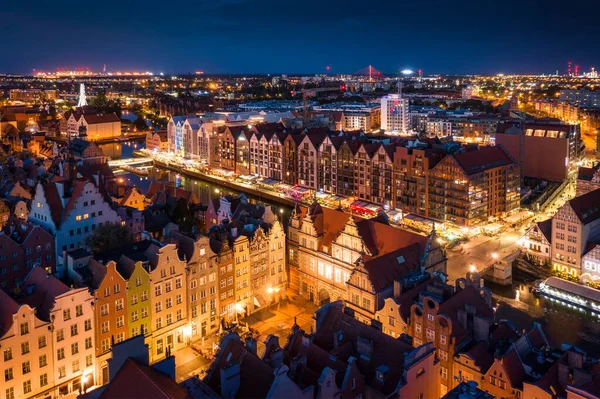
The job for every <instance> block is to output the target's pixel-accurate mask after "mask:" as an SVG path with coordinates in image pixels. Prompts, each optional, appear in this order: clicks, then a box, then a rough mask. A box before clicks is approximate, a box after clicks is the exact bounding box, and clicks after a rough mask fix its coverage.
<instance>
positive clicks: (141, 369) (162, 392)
mask: <svg viewBox="0 0 600 399" xmlns="http://www.w3.org/2000/svg"><path fill="white" fill-rule="evenodd" d="M100 398H102V399H104V398H107V399H108V398H111V399H112V398H128V399H146V398H155V399H160V398H165V399H188V398H191V395H190V394H189V393H188V392H187V391H186V390H185V389H183V388H182V387H180V386H179V385H178V384H177V383H176V382H175V381H174V380H173V379H172V378H171V377H169V376H168V375H167V374H165V373H163V372H161V371H159V370H157V369H155V368H154V367H152V366H148V365H145V364H143V363H141V362H139V361H137V360H135V359H133V358H129V359H127V360H126V361H125V363H124V364H123V366H121V368H120V369H119V371H118V372H117V374H116V375H115V376H114V378H113V379H112V380H111V381H110V383H109V384H108V386H107V387H106V388H105V389H104V391H103V392H102V394H100Z"/></svg>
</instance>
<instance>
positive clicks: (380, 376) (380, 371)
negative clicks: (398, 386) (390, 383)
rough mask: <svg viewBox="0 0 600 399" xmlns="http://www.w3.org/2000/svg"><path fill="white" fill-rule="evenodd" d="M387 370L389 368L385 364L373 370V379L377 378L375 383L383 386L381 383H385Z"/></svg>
mask: <svg viewBox="0 0 600 399" xmlns="http://www.w3.org/2000/svg"><path fill="white" fill-rule="evenodd" d="M389 370H390V368H389V367H388V366H386V365H385V364H382V365H380V366H379V367H377V369H375V377H376V378H377V382H379V383H380V384H383V382H384V381H385V376H386V375H387V373H388V371H389Z"/></svg>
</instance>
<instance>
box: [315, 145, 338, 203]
mask: <svg viewBox="0 0 600 399" xmlns="http://www.w3.org/2000/svg"><path fill="white" fill-rule="evenodd" d="M318 153H319V162H318V170H317V182H318V190H322V191H323V192H326V193H329V194H332V193H335V191H334V184H333V176H334V175H333V162H334V159H335V156H336V154H335V146H334V145H333V143H332V141H331V137H330V136H329V135H327V136H325V137H324V138H323V141H322V142H321V145H320V146H319V148H318Z"/></svg>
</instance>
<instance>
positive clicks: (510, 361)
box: [500, 349, 526, 387]
mask: <svg viewBox="0 0 600 399" xmlns="http://www.w3.org/2000/svg"><path fill="white" fill-rule="evenodd" d="M500 362H501V363H502V366H503V367H504V371H505V372H506V376H507V377H508V382H509V383H510V385H511V386H512V387H518V386H520V385H521V384H522V383H523V380H524V379H525V376H526V373H525V369H524V368H523V363H522V362H521V359H520V358H519V354H518V353H517V351H516V350H514V349H513V350H510V351H508V352H507V353H506V355H504V357H503V358H502V360H500Z"/></svg>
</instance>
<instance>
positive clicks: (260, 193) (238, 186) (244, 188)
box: [136, 154, 297, 207]
mask: <svg viewBox="0 0 600 399" xmlns="http://www.w3.org/2000/svg"><path fill="white" fill-rule="evenodd" d="M136 156H137V154H136ZM153 164H154V166H156V167H159V168H163V169H168V170H172V171H174V172H177V173H180V174H182V175H184V176H187V177H192V178H194V179H199V180H204V181H207V182H209V183H212V184H218V185H220V186H223V187H227V188H230V189H233V190H237V191H241V192H245V193H248V194H251V195H252V196H254V197H257V198H259V199H261V200H263V199H264V200H268V201H273V202H277V203H279V204H283V205H286V206H292V207H293V206H295V205H296V204H297V201H294V200H292V199H290V198H286V197H285V196H284V194H283V193H275V192H273V193H271V192H268V191H265V190H262V189H261V190H259V189H256V188H254V187H252V186H250V185H247V184H244V183H237V182H232V181H230V180H227V179H223V178H221V177H215V176H212V175H208V174H206V173H202V172H198V171H194V170H189V169H186V168H182V167H181V166H179V165H175V164H171V163H168V162H165V161H160V160H157V159H154V160H153Z"/></svg>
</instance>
